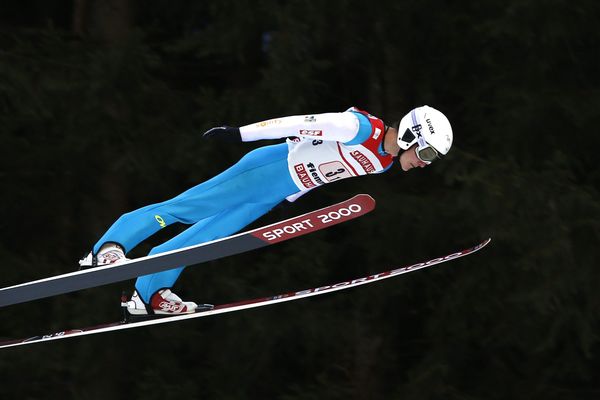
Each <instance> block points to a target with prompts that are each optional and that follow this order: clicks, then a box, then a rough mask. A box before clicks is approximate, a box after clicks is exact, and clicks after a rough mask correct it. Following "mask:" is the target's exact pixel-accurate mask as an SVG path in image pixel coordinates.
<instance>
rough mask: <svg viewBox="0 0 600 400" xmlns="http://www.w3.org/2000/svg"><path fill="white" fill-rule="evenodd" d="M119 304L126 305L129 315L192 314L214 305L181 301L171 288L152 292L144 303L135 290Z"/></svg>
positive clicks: (211, 307) (209, 308)
mask: <svg viewBox="0 0 600 400" xmlns="http://www.w3.org/2000/svg"><path fill="white" fill-rule="evenodd" d="M121 306H122V307H127V312H128V314H129V315H131V316H151V315H156V316H170V315H181V314H193V313H195V312H199V311H208V310H212V309H213V307H214V306H213V305H212V304H196V303H194V302H193V301H183V300H182V299H181V298H180V297H179V296H177V295H176V294H175V293H173V292H172V291H171V289H162V290H159V291H158V292H156V293H154V294H153V295H152V297H151V298H150V304H146V303H145V302H144V301H143V300H142V298H141V297H140V296H139V295H138V293H137V290H136V291H134V292H133V295H132V296H131V299H130V300H129V301H127V302H121Z"/></svg>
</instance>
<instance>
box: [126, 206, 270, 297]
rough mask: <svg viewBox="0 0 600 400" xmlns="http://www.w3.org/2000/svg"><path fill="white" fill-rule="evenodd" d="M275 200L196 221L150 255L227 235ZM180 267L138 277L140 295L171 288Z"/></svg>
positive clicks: (180, 269)
mask: <svg viewBox="0 0 600 400" xmlns="http://www.w3.org/2000/svg"><path fill="white" fill-rule="evenodd" d="M277 203H278V202H276V203H270V204H268V203H249V204H244V205H241V206H238V207H235V208H233V209H230V210H225V211H222V212H220V213H219V214H217V215H215V216H212V217H209V218H207V219H205V220H203V221H200V222H198V223H197V224H195V225H193V226H191V227H190V228H188V229H186V230H185V231H183V232H182V233H181V234H179V235H177V236H175V237H174V238H173V239H171V240H169V241H167V242H165V243H163V244H161V245H160V246H157V247H155V248H154V249H152V251H151V252H150V254H157V253H162V252H165V251H170V250H174V249H179V248H182V247H186V246H192V245H195V244H199V243H203V242H208V241H210V240H214V239H219V238H222V237H225V236H229V235H231V234H233V233H235V232H238V231H239V230H241V229H242V228H244V227H245V226H246V225H248V224H250V223H251V222H252V221H254V220H256V219H257V218H259V217H260V216H262V215H264V214H266V213H267V212H268V211H269V210H271V208H273V207H274V206H275V205H276V204H277ZM183 269H184V267H181V268H176V269H171V270H168V271H163V272H159V273H156V274H151V275H145V276H142V277H139V278H138V279H137V281H136V283H135V288H136V290H137V292H138V294H139V295H140V296H141V298H142V299H143V300H144V301H145V302H148V301H149V300H150V297H151V296H152V294H154V293H155V292H157V291H158V290H160V289H164V288H170V287H172V286H173V285H174V284H175V281H176V280H177V278H178V277H179V275H180V274H181V272H182V271H183Z"/></svg>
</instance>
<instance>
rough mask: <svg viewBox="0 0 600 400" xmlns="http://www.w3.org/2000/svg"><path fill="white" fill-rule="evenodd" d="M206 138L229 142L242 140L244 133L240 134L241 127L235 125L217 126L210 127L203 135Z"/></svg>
mask: <svg viewBox="0 0 600 400" xmlns="http://www.w3.org/2000/svg"><path fill="white" fill-rule="evenodd" d="M202 138H204V139H221V140H226V141H229V142H234V141H238V142H241V141H242V135H241V134H240V128H236V127H233V126H217V127H215V128H210V129H209V130H207V131H206V132H204V134H203V135H202Z"/></svg>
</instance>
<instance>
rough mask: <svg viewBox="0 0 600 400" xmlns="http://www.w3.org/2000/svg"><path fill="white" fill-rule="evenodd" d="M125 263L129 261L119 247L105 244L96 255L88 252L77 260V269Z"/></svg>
mask: <svg viewBox="0 0 600 400" xmlns="http://www.w3.org/2000/svg"><path fill="white" fill-rule="evenodd" d="M126 261H129V259H128V258H126V257H125V252H124V251H123V248H122V247H121V246H119V245H118V244H116V243H106V244H104V245H103V246H102V247H101V248H100V251H99V252H98V254H96V255H94V254H93V252H91V251H90V252H89V253H88V254H87V255H86V256H84V257H83V258H82V259H81V260H79V269H80V270H81V269H87V268H94V267H101V266H104V265H110V264H121V263H124V262H126Z"/></svg>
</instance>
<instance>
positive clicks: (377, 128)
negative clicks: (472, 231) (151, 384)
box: [93, 108, 392, 302]
mask: <svg viewBox="0 0 600 400" xmlns="http://www.w3.org/2000/svg"><path fill="white" fill-rule="evenodd" d="M384 133H385V125H384V123H383V121H382V120H380V119H378V118H376V117H374V116H372V115H370V114H368V113H367V112H364V111H360V110H358V109H355V108H350V109H349V110H347V111H345V112H342V113H325V114H316V115H308V116H291V117H282V118H276V119H271V120H268V121H263V122H259V123H256V124H250V125H246V126H243V127H241V128H240V134H241V137H242V140H243V141H244V142H249V141H255V140H260V139H278V138H283V137H292V139H288V140H287V143H281V144H277V145H271V146H264V147H260V148H258V149H256V150H253V151H251V152H249V153H248V154H246V155H245V156H244V157H242V159H241V160H240V161H238V162H237V163H236V164H235V165H233V166H232V167H230V168H229V169H227V170H225V171H224V172H222V173H220V174H219V175H217V176H215V177H214V178H212V179H209V180H207V181H206V182H203V183H201V184H199V185H197V186H195V187H193V188H191V189H189V190H187V191H185V192H183V193H181V194H180V195H178V196H176V197H174V198H172V199H170V200H167V201H165V202H162V203H157V204H153V205H149V206H146V207H143V208H140V209H138V210H135V211H132V212H130V213H127V214H124V215H122V216H121V217H120V218H119V219H118V220H117V221H116V222H115V223H114V224H113V225H112V226H111V227H110V228H109V229H108V231H107V232H106V233H105V234H104V235H103V236H102V238H101V239H100V240H99V241H98V242H97V243H96V245H95V246H94V249H93V252H94V254H97V252H98V251H99V250H100V247H101V246H102V245H103V244H104V243H107V242H114V243H118V244H119V245H121V246H122V247H123V248H124V251H125V253H127V252H128V251H130V250H131V249H133V248H134V247H135V246H137V245H138V244H139V243H140V242H142V241H143V240H145V239H147V238H148V237H150V236H151V235H153V234H154V233H156V232H157V231H158V230H160V229H162V228H164V227H166V226H168V225H170V224H173V223H175V222H180V223H184V224H189V225H191V226H190V227H189V228H187V229H186V230H185V231H183V232H182V233H180V234H179V235H177V236H175V237H173V238H172V239H170V240H168V241H166V242H165V243H163V244H161V245H159V246H157V247H155V248H153V249H152V250H151V251H150V254H157V253H162V252H165V251H170V250H174V249H178V248H182V247H186V246H192V245H195V244H199V243H204V242H207V241H210V240H215V239H220V238H223V237H226V236H229V235H232V234H234V233H236V232H238V231H240V230H241V229H243V228H244V227H245V226H247V225H248V224H250V223H252V222H253V221H255V220H256V219H257V218H259V217H261V216H262V215H264V214H266V213H267V212H268V211H269V210H271V209H272V208H273V207H274V206H275V205H277V204H278V203H280V202H281V201H283V200H284V199H286V198H287V199H288V200H289V201H294V200H295V199H297V198H298V197H299V196H301V195H303V194H304V193H306V192H308V191H309V190H311V189H314V188H316V187H318V186H321V185H324V184H326V183H329V182H334V181H336V180H340V179H344V178H349V177H353V176H358V175H365V174H371V173H379V172H383V171H385V170H387V169H388V168H389V167H390V166H391V164H392V156H391V155H389V154H387V153H385V152H384V151H383V146H382V140H383V137H384ZM183 269H184V266H182V267H180V268H176V269H172V270H168V271H163V272H159V273H155V274H150V275H145V276H141V277H139V278H138V279H137V281H136V284H135V287H136V290H137V292H138V294H139V295H140V296H141V298H142V299H143V300H144V301H145V302H148V301H149V300H150V297H151V296H152V294H154V293H155V292H156V291H158V290H160V289H164V288H171V287H172V286H173V284H174V283H175V281H176V280H177V278H178V277H179V275H180V274H181V272H182V271H183Z"/></svg>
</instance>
